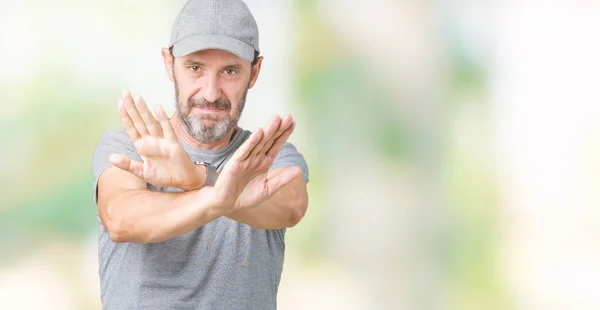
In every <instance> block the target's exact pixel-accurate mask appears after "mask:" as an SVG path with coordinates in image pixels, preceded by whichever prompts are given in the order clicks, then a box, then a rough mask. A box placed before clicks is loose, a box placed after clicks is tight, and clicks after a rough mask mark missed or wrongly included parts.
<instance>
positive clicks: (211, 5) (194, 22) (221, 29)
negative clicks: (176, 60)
mask: <svg viewBox="0 0 600 310" xmlns="http://www.w3.org/2000/svg"><path fill="white" fill-rule="evenodd" d="M169 47H173V55H174V56H175V57H183V56H185V55H188V54H191V53H194V52H197V51H200V50H203V49H222V50H225V51H228V52H230V53H233V54H235V55H237V56H239V57H240V58H243V59H245V60H247V61H252V60H253V59H254V51H256V52H260V49H259V47H258V26H257V24H256V20H255V19H254V16H252V13H251V12H250V10H249V9H248V6H247V5H246V4H245V3H244V2H243V1H241V0H189V1H187V2H186V3H185V5H184V6H183V8H182V9H181V12H180V13H179V15H178V16H177V18H176V19H175V22H174V23H173V29H172V30H171V40H170V43H169Z"/></svg>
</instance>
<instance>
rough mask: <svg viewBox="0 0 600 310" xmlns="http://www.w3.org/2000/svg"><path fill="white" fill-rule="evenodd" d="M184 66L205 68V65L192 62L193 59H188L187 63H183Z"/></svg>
mask: <svg viewBox="0 0 600 310" xmlns="http://www.w3.org/2000/svg"><path fill="white" fill-rule="evenodd" d="M183 65H184V66H186V67H187V66H198V67H203V66H204V63H202V62H199V61H196V60H192V59H187V60H186V61H184V62H183Z"/></svg>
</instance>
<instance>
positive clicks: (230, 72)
mask: <svg viewBox="0 0 600 310" xmlns="http://www.w3.org/2000/svg"><path fill="white" fill-rule="evenodd" d="M236 73H237V71H235V69H225V74H226V75H234V74H236Z"/></svg>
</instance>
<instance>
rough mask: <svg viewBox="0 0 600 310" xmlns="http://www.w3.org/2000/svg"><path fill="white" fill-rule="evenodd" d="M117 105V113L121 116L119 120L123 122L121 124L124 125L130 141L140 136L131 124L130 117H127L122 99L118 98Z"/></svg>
mask: <svg viewBox="0 0 600 310" xmlns="http://www.w3.org/2000/svg"><path fill="white" fill-rule="evenodd" d="M118 107H119V115H120V116H121V122H122V123H123V126H125V130H126V131H127V134H128V135H129V137H130V138H131V141H134V142H135V140H137V139H139V138H141V135H140V133H139V132H138V131H137V129H135V126H134V125H133V121H132V120H131V117H129V114H127V111H126V110H125V107H124V106H123V100H119V103H118Z"/></svg>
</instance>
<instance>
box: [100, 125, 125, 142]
mask: <svg viewBox="0 0 600 310" xmlns="http://www.w3.org/2000/svg"><path fill="white" fill-rule="evenodd" d="M102 143H122V144H131V145H133V142H132V141H131V138H129V136H128V135H127V132H126V131H125V129H123V128H116V129H109V130H106V131H105V132H104V133H103V134H102V136H101V137H100V141H99V144H102Z"/></svg>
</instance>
